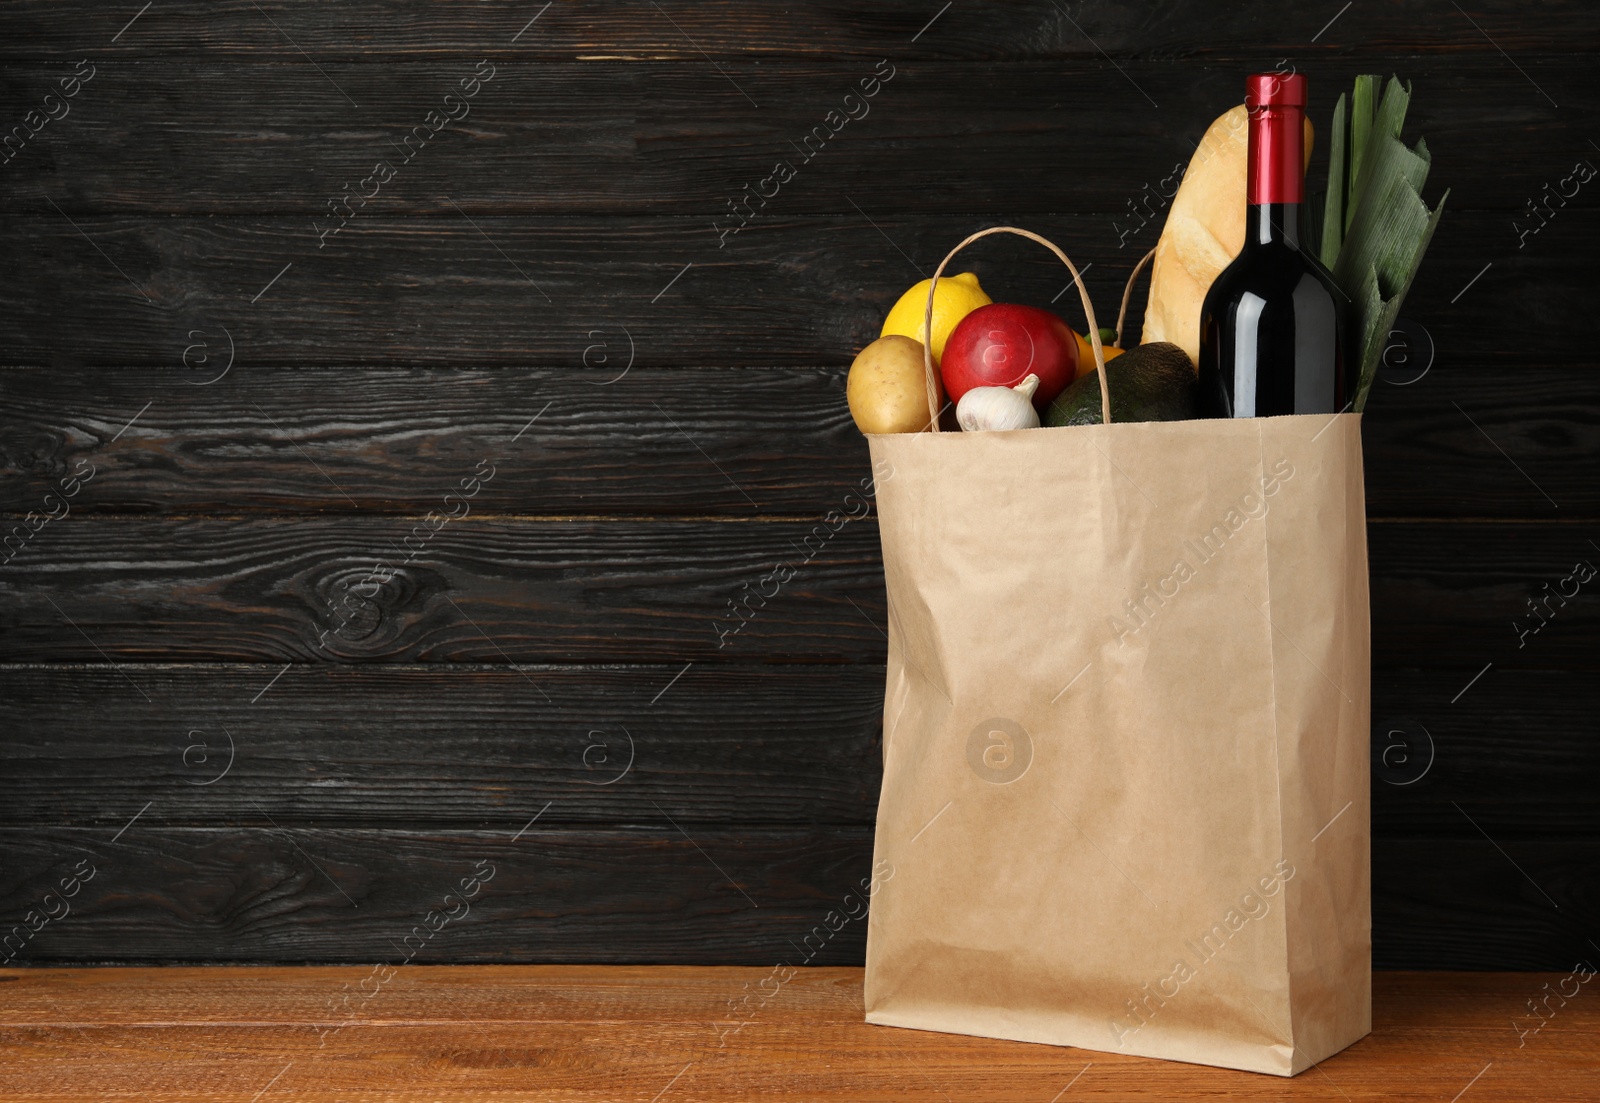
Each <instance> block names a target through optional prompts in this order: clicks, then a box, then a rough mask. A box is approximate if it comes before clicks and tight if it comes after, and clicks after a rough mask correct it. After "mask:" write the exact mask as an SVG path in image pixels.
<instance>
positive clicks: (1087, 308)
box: [922, 226, 1154, 433]
mask: <svg viewBox="0 0 1600 1103" xmlns="http://www.w3.org/2000/svg"><path fill="white" fill-rule="evenodd" d="M990 234H1016V235H1017V236H1018V237H1025V238H1027V239H1028V240H1029V241H1037V242H1038V243H1039V244H1040V245H1043V246H1044V247H1045V248H1046V249H1048V250H1050V251H1051V252H1052V253H1054V254H1055V255H1056V257H1057V259H1059V260H1060V261H1061V263H1062V264H1065V265H1066V266H1067V270H1068V271H1070V272H1071V273H1072V282H1073V283H1075V284H1077V285H1078V295H1079V297H1080V298H1082V299H1083V314H1084V317H1085V318H1086V319H1088V323H1089V343H1090V345H1091V346H1092V347H1093V348H1094V363H1095V367H1096V368H1097V369H1098V370H1099V373H1100V421H1101V424H1103V425H1110V424H1111V392H1110V391H1109V390H1108V389H1107V387H1106V354H1105V350H1104V348H1103V347H1102V346H1101V344H1100V323H1099V322H1097V321H1096V320H1095V316H1094V304H1093V303H1091V302H1090V301H1089V292H1088V289H1087V288H1085V287H1084V286H1083V276H1082V275H1080V274H1079V272H1078V269H1077V266H1076V265H1074V264H1073V263H1072V261H1070V260H1068V259H1067V254H1065V253H1063V252H1062V251H1061V249H1060V248H1059V247H1058V246H1057V245H1056V244H1055V243H1054V242H1051V241H1047V240H1046V239H1044V238H1042V237H1040V236H1039V235H1038V234H1035V233H1032V232H1031V231H1028V230H1019V229H1018V228H1017V227H1015V226H991V227H989V228H988V229H987V230H979V231H978V232H977V233H975V234H973V235H971V236H970V237H968V238H967V239H966V240H965V241H963V242H962V243H961V244H960V245H957V246H956V247H955V248H954V249H952V250H950V252H949V254H948V255H946V256H945V258H944V259H943V260H942V261H940V262H939V268H938V270H937V271H935V272H934V274H933V279H932V280H930V281H929V282H928V308H927V310H926V311H924V312H923V316H922V332H923V334H924V335H929V334H931V333H932V331H933V293H934V290H935V289H936V288H937V287H938V286H939V277H940V276H942V275H943V274H944V270H945V266H946V265H947V264H949V263H950V261H951V260H953V259H954V258H955V255H956V254H957V253H959V252H961V250H963V249H965V248H966V247H967V246H969V245H971V244H972V243H973V242H974V241H977V240H978V239H979V238H984V237H988V236H989V235H990ZM1152 252H1154V250H1152ZM1145 259H1146V260H1148V259H1149V258H1148V257H1146V258H1145ZM1140 263H1141V264H1142V263H1143V261H1141V262H1140ZM1134 271H1135V272H1136V273H1137V272H1138V269H1137V268H1135V269H1134ZM1128 286H1129V290H1130V291H1131V289H1132V286H1133V281H1132V278H1131V277H1130V278H1129V281H1128ZM1122 305H1123V309H1124V310H1126V309H1127V305H1128V292H1124V293H1123V296H1122ZM1117 339H1118V341H1119V342H1120V341H1121V339H1122V326H1121V320H1120V319H1119V320H1118V326H1117ZM922 367H923V381H924V382H925V383H926V384H927V388H928V417H929V421H930V424H929V428H930V429H931V430H932V431H933V432H935V433H937V432H939V413H940V410H939V380H938V376H937V375H936V374H935V373H934V370H933V346H932V343H931V341H925V342H923V345H922Z"/></svg>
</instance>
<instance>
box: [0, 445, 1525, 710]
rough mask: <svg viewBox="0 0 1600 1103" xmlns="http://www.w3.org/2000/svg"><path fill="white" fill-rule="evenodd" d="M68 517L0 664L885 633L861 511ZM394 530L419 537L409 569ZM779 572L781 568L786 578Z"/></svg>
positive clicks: (5, 575) (744, 645)
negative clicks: (380, 566) (743, 516)
mask: <svg viewBox="0 0 1600 1103" xmlns="http://www.w3.org/2000/svg"><path fill="white" fill-rule="evenodd" d="M501 477H504V476H501ZM729 493H730V494H731V493H735V491H733V489H732V488H731V487H730V488H729ZM445 508H451V507H445ZM75 520H77V518H73V517H71V516H69V517H67V518H64V519H63V520H62V521H59V522H53V523H52V524H51V525H50V526H49V527H47V528H45V529H44V530H43V531H41V532H40V533H39V535H38V536H37V537H36V538H35V543H33V544H30V545H28V546H27V547H26V548H25V549H24V551H23V553H22V554H20V555H18V556H17V557H16V558H15V559H14V560H13V561H12V562H11V563H10V564H9V565H8V566H7V568H6V569H5V570H4V571H3V572H0V596H3V599H4V610H5V612H4V614H3V616H4V618H5V619H4V621H3V623H4V625H5V628H6V632H5V635H4V637H3V638H0V656H3V657H4V659H5V660H7V661H33V660H41V659H53V660H70V661H80V660H81V661H94V657H97V656H98V657H102V658H103V657H108V656H118V655H120V656H123V657H130V656H135V655H136V656H139V657H142V658H145V659H156V658H166V659H195V660H207V659H231V660H242V661H253V660H262V659H263V657H264V656H266V657H269V658H266V659H264V661H273V660H276V661H280V662H289V661H331V660H342V659H357V660H377V659H381V660H385V661H406V662H410V661H418V662H490V663H500V662H514V663H515V662H522V663H527V662H542V661H557V662H586V661H592V660H601V661H626V662H640V661H646V662H666V663H671V662H676V663H678V664H679V665H681V664H683V663H685V662H688V661H691V660H709V661H728V660H748V659H784V660H791V661H794V660H817V659H827V660H839V659H859V658H863V657H868V656H871V657H876V658H881V656H882V653H883V650H884V647H885V644H884V636H883V633H882V630H881V629H880V628H879V627H878V625H877V624H875V623H874V622H873V621H872V620H871V619H870V618H871V616H872V615H873V614H879V615H881V612H882V610H883V607H884V596H883V564H882V558H881V552H880V550H879V545H878V533H877V527H876V522H875V521H872V520H870V519H862V520H856V521H850V520H848V519H847V518H843V517H842V516H841V518H840V519H839V520H838V522H837V524H836V525H833V526H830V525H828V524H825V523H823V522H810V521H799V522H793V521H773V522H768V523H758V522H752V523H748V524H735V523H730V522H720V521H667V520H659V521H649V520H645V521H631V522H606V523H602V522H596V521H588V520H568V521H529V520H517V519H511V518H497V517H482V518H480V517H474V516H469V517H467V518H466V519H464V520H461V521H455V522H451V523H450V524H448V525H447V526H446V527H444V528H442V529H439V530H438V531H437V532H433V533H431V538H429V537H430V534H429V531H428V528H429V527H428V526H427V525H424V526H423V533H422V534H421V535H418V536H416V537H412V536H410V534H411V533H412V530H413V528H414V524H413V522H412V520H411V519H410V518H399V519H397V518H385V517H371V516H363V515H360V514H356V513H353V512H352V514H351V515H349V516H346V517H338V516H331V515H326V514H324V515H319V516H314V517H304V518H274V519H271V520H264V519H231V520H220V519H214V518H199V519H183V520H161V521H149V520H137V519H120V518H119V519H114V520H113V519H110V518H83V522H84V523H83V524H78V525H73V523H72V522H73V521H75ZM406 539H415V540H416V541H417V542H418V543H420V544H421V551H420V554H418V555H417V556H416V558H415V559H412V560H411V561H410V562H409V563H407V562H406V559H407V556H406V554H405V551H404V550H403V547H402V541H403V540H406ZM808 540H809V541H810V543H809V544H807V543H806V542H807V541H808ZM36 545H37V546H36ZM415 546H416V545H412V547H415ZM817 549H820V551H819V550H817ZM152 552H153V553H155V554H154V555H153V556H152V555H151V554H150V553H152ZM379 562H381V563H384V564H387V566H386V567H385V568H384V569H392V570H393V571H394V572H395V573H394V575H393V577H391V578H389V579H388V580H387V581H383V580H376V581H374V580H373V578H374V576H373V572H374V570H375V569H376V568H375V564H377V563H379ZM118 564H121V566H119V565H118ZM779 566H787V567H789V568H792V569H793V571H794V572H795V573H794V574H793V577H792V578H790V580H789V581H788V582H787V584H783V585H779V584H778V582H777V580H776V578H775V577H774V576H773V572H774V570H775V569H776V568H778V567H779ZM764 579H765V580H766V581H763V580H764ZM852 601H853V602H855V605H852V604H851V602H852ZM52 602H54V603H55V605H52V604H51V603H52ZM69 618H70V621H71V622H72V623H69ZM73 623H75V624H77V625H78V626H79V627H80V628H82V629H83V632H82V633H80V632H79V631H78V630H77V629H75V628H73V627H72V624H73ZM1552 650H1553V649H1552ZM135 700H137V698H135Z"/></svg>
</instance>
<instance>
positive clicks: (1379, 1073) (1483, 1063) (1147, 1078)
mask: <svg viewBox="0 0 1600 1103" xmlns="http://www.w3.org/2000/svg"><path fill="white" fill-rule="evenodd" d="M769 973H770V969H760V968H758V969H743V970H734V969H715V968H700V969H693V970H689V969H669V968H655V969H621V968H614V967H613V968H606V967H592V966H591V967H585V968H562V967H529V966H521V967H470V966H465V967H454V968H420V967H419V968H410V969H404V970H400V971H398V972H397V973H396V974H395V976H394V977H393V978H392V979H390V980H389V981H388V983H387V984H385V985H383V986H382V987H380V988H378V989H377V991H376V993H375V994H374V995H373V996H371V997H370V998H368V999H366V1000H365V1001H364V1002H365V1004H366V1005H368V1007H370V1011H368V1010H366V1008H363V1012H364V1014H366V1015H370V1018H363V1019H362V1020H359V1021H354V1022H350V1023H348V1024H345V1023H342V1022H341V1020H339V1019H337V1018H334V1017H331V1016H329V1015H328V1012H327V1011H326V1010H325V1007H326V1004H327V1002H328V999H329V997H330V994H334V995H338V996H341V998H342V993H343V992H345V991H352V992H354V991H356V990H357V986H358V985H360V984H361V982H362V981H364V980H369V976H370V971H369V970H368V969H366V968H364V967H354V968H343V969H306V968H298V969H241V968H215V969H207V970H199V969H170V968H169V969H162V970H137V969H95V970H54V969H52V970H28V971H20V972H8V973H5V974H0V979H3V980H4V981H6V982H9V984H8V990H9V991H10V992H11V995H12V996H13V998H14V999H16V1000H18V1001H21V1002H22V1004H23V1006H24V1007H25V1008H26V1011H24V1012H22V1013H21V1014H18V1013H17V1012H11V1013H9V1014H7V1018H8V1020H9V1022H8V1024H7V1025H6V1026H4V1027H0V1037H3V1038H4V1041H5V1043H6V1044H5V1046H4V1047H3V1048H0V1069H4V1073H5V1076H6V1079H7V1082H8V1083H10V1084H14V1085H16V1090H17V1091H18V1092H19V1093H24V1094H18V1095H17V1096H16V1097H17V1098H25V1099H28V1100H34V1101H38V1103H44V1101H47V1100H64V1101H65V1100H71V1101H72V1103H76V1101H77V1100H79V1099H81V1098H84V1096H85V1095H86V1094H88V1093H94V1094H95V1095H96V1096H97V1097H100V1098H109V1097H111V1095H112V1094H113V1093H121V1092H123V1091H125V1090H126V1085H129V1084H138V1085H139V1091H140V1097H141V1098H143V1099H148V1100H153V1101H164V1100H177V1099H192V1098H194V1095H195V1092H196V1091H203V1092H204V1093H205V1097H206V1098H207V1099H213V1100H217V1101H219V1103H234V1101H237V1103H250V1100H251V1099H252V1095H254V1096H255V1097H260V1096H261V1094H262V1093H263V1092H265V1091H267V1090H268V1088H270V1089H271V1091H273V1092H279V1093H287V1094H286V1097H288V1095H292V1097H293V1098H296V1099H303V1100H307V1101H316V1100H333V1099H347V1098H354V1097H356V1096H357V1095H359V1096H360V1097H362V1098H368V1097H370V1098H378V1097H380V1096H381V1097H382V1098H384V1099H393V1100H401V1101H416V1103H427V1101H431V1100H437V1099H440V1098H489V1097H494V1098H504V1099H535V1098H538V1099H553V1098H560V1099H566V1100H574V1101H580V1100H595V1101H599V1100H616V1099H649V1098H650V1097H651V1095H652V1094H654V1095H656V1096H666V1097H667V1098H669V1099H670V1098H673V1097H675V1096H692V1097H693V1098H697V1099H710V1100H724V1099H726V1100H741V1101H743V1100H753V1099H760V1100H767V1099H772V1100H776V1099H794V1098H797V1097H798V1098H805V1099H819V1100H820V1099H828V1100H832V1099H839V1100H845V1099H848V1100H852V1101H856V1100H904V1099H908V1098H909V1099H924V1098H927V1099H939V1098H946V1099H949V1098H958V1099H969V1100H1030V1099H1038V1100H1047V1099H1050V1098H1051V1097H1052V1096H1055V1097H1065V1098H1071V1097H1072V1096H1071V1095H1069V1094H1068V1089H1069V1088H1070V1089H1072V1091H1073V1092H1074V1093H1076V1094H1080V1095H1084V1096H1086V1097H1087V1096H1090V1095H1092V1096H1094V1097H1097V1098H1105V1099H1119V1100H1142V1099H1150V1100H1155V1099H1160V1100H1213V1099H1218V1098H1228V1099H1238V1100H1246V1101H1249V1100H1261V1101H1267V1100H1272V1101H1276V1100H1281V1099H1286V1098H1292V1099H1300V1098H1307V1099H1311V1098H1315V1099H1324V1100H1325V1099H1329V1098H1345V1099H1349V1100H1351V1101H1354V1100H1373V1101H1385V1100H1444V1099H1449V1098H1450V1097H1451V1095H1452V1094H1455V1095H1458V1096H1459V1095H1461V1094H1463V1093H1464V1089H1466V1088H1467V1087H1468V1086H1469V1085H1471V1086H1472V1088H1473V1090H1474V1091H1476V1092H1477V1093H1479V1095H1480V1096H1481V1097H1482V1098H1487V1099H1499V1100H1507V1101H1523V1100H1527V1101H1539V1103H1542V1101H1543V1100H1547V1099H1553V1098H1563V1099H1580V1098H1586V1097H1587V1094H1588V1091H1589V1088H1591V1087H1592V1084H1593V1081H1594V1078H1595V1076H1596V1074H1597V1072H1600V1059H1597V1058H1596V1055H1595V1054H1596V1042H1597V1040H1600V1016H1597V1015H1596V1013H1595V1011H1594V1007H1593V1004H1594V1001H1593V1000H1592V998H1591V999H1588V1000H1585V999H1582V998H1577V997H1574V998H1573V999H1571V1000H1568V1001H1565V1004H1564V1006H1561V1007H1560V1008H1559V1010H1558V1011H1557V1012H1556V1015H1555V1017H1554V1018H1552V1019H1551V1020H1549V1022H1548V1023H1547V1024H1546V1025H1545V1026H1544V1027H1542V1028H1541V1029H1540V1031H1539V1032H1538V1033H1537V1034H1531V1035H1528V1036H1527V1037H1526V1038H1524V1039H1523V1041H1524V1044H1523V1045H1521V1046H1518V1045H1517V1042H1518V1037H1517V1035H1516V1034H1515V1033H1514V1031H1513V1030H1512V1029H1510V1028H1509V1027H1508V1026H1507V1023H1506V1018H1507V1017H1508V1016H1509V1015H1514V1014H1517V1013H1518V1012H1521V1013H1522V1014H1523V1015H1524V1016H1526V1015H1527V1012H1526V1009H1525V1008H1523V1007H1522V1006H1521V1002H1522V1001H1523V1000H1525V999H1527V998H1529V997H1530V995H1542V994H1543V993H1544V992H1545V991H1546V988H1545V986H1546V985H1549V986H1550V989H1549V990H1555V989H1556V988H1558V987H1559V986H1560V985H1561V982H1562V981H1564V980H1565V981H1566V983H1567V985H1568V986H1571V985H1572V984H1573V981H1572V980H1571V979H1569V973H1568V972H1560V973H1547V974H1528V973H1522V974H1502V975H1493V976H1483V975H1471V974H1465V975H1463V974H1432V973H1430V974H1419V973H1378V974H1376V975H1375V976H1374V977H1373V1033H1372V1035H1371V1036H1369V1037H1368V1038H1366V1039H1363V1040H1362V1041H1360V1042H1358V1043H1356V1044H1355V1045H1354V1046H1352V1047H1351V1048H1349V1049H1347V1050H1345V1051H1344V1052H1343V1053H1340V1054H1338V1055H1335V1056H1334V1057H1332V1058H1330V1059H1329V1060H1328V1061H1326V1062H1324V1063H1323V1064H1322V1065H1320V1066H1318V1068H1317V1069H1316V1070H1315V1071H1312V1072H1307V1073H1304V1074H1302V1075H1301V1076H1299V1077H1297V1078H1295V1079H1293V1080H1281V1079H1278V1078H1276V1077H1265V1076H1257V1075H1252V1074H1249V1073H1242V1072H1234V1071H1230V1070H1225V1069H1213V1068H1206V1067H1202V1066H1195V1065H1186V1064H1180V1063H1177V1062H1169V1061H1154V1060H1148V1059H1143V1058H1137V1057H1129V1056H1124V1055H1121V1054H1115V1053H1100V1052H1091V1051H1083V1050H1076V1049H1070V1048H1058V1047H1054V1046H1044V1045H1028V1044H1025V1043H1019V1042H1006V1041H997V1040H992V1039H986V1038H973V1037H967V1036H962V1035H951V1034H938V1033H933V1032H929V1031H916V1030H901V1029H897V1028H886V1027H874V1026H869V1025H868V1024H866V1023H865V1022H864V1021H863V1019H862V1014H861V1006H862V1005H861V972H860V970H857V969H843V968H817V969H804V970H800V972H799V974H798V975H797V976H796V977H794V979H792V980H790V981H788V982H787V983H786V984H785V985H784V986H783V987H782V988H781V989H779V991H778V993H777V995H775V996H773V997H772V998H771V1000H770V1001H768V1003H769V1004H770V1006H767V1007H764V1008H762V1010H761V1012H760V1014H759V1015H758V1016H757V1017H756V1018H755V1019H754V1020H753V1021H752V1022H750V1023H749V1024H748V1025H746V1026H745V1027H744V1028H743V1029H742V1030H740V1031H739V1032H738V1033H737V1034H732V1035H728V1033H727V1030H728V1023H727V1019H726V1016H727V1015H728V1007H729V1003H730V1001H736V1000H738V999H741V998H742V997H743V994H744V993H745V992H746V991H754V990H755V989H756V986H759V985H760V984H761V983H762V982H763V981H764V980H767V979H768V974H769ZM1579 991H1580V992H1581V991H1582V989H1579ZM1558 998H1559V997H1558ZM1552 1006H1554V1004H1552ZM719 1039H720V1041H721V1042H722V1043H724V1044H720V1045H719ZM669 1089H670V1090H671V1092H672V1094H671V1095H668V1094H667V1093H668V1091H669ZM268 1098H270V1095H269V1096H268ZM1468 1098H1471V1097H1470V1096H1469V1097H1468Z"/></svg>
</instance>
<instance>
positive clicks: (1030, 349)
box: [939, 303, 1078, 412]
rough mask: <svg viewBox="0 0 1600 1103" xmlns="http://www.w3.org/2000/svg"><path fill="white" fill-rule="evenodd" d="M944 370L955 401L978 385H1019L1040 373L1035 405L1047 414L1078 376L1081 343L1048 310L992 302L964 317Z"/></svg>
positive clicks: (943, 361)
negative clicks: (1048, 409)
mask: <svg viewBox="0 0 1600 1103" xmlns="http://www.w3.org/2000/svg"><path fill="white" fill-rule="evenodd" d="M939 371H940V374H941V375H942V376H943V378H944V389H945V393H946V394H948V395H949V397H950V401H951V402H959V401H961V396H962V395H964V394H966V393H967V392H968V391H970V390H972V389H973V388H974V387H1014V386H1016V385H1017V384H1018V383H1021V382H1022V381H1023V379H1025V378H1026V377H1027V376H1028V375H1029V374H1033V375H1037V376H1038V377H1039V389H1038V390H1037V391H1035V392H1034V395H1033V404H1034V406H1035V407H1036V408H1037V409H1038V410H1040V411H1041V412H1042V411H1043V410H1044V409H1045V408H1046V407H1048V406H1049V405H1050V403H1051V402H1052V401H1054V400H1055V397H1056V396H1057V395H1059V394H1060V393H1061V392H1062V391H1064V390H1066V389H1067V387H1068V385H1069V384H1071V382H1072V381H1073V379H1074V378H1076V376H1077V374H1078V339H1077V337H1076V336H1075V335H1074V334H1073V332H1072V330H1071V329H1070V328H1068V326H1067V323H1066V322H1063V321H1062V320H1061V319H1060V318H1058V317H1056V316H1055V315H1054V314H1052V313H1050V312H1049V311H1048V310H1040V309H1039V308H1038V307H1036V306H1019V305H1017V304H1015V303H990V304H989V305H988V306H980V307H979V308H978V309H977V310H974V311H973V312H972V313H971V314H968V315H967V316H966V317H965V318H963V319H961V324H960V325H958V326H956V328H955V332H953V333H951V334H950V339H949V340H948V341H946V342H945V346H944V356H943V357H942V358H940V361H939Z"/></svg>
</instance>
